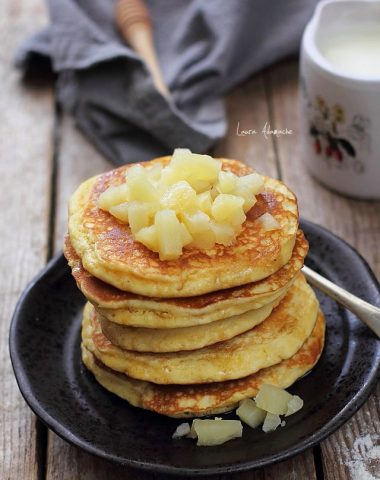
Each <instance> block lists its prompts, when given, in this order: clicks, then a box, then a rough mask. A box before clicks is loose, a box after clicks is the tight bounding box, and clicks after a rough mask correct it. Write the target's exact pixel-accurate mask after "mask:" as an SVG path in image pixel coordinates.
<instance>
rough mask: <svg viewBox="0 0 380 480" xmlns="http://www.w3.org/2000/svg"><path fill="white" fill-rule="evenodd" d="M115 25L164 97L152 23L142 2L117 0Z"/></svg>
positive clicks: (139, 0)
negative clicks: (143, 62) (139, 58)
mask: <svg viewBox="0 0 380 480" xmlns="http://www.w3.org/2000/svg"><path fill="white" fill-rule="evenodd" d="M115 17H116V24H117V26H118V28H119V31H120V33H121V34H122V36H123V37H124V39H125V40H126V41H127V43H128V44H129V45H130V46H131V47H132V48H133V49H134V50H135V51H136V52H137V53H138V54H139V55H140V56H141V58H142V59H143V60H144V61H145V63H146V66H147V67H148V70H149V71H150V73H151V75H152V77H153V82H154V84H155V86H156V88H157V90H158V91H159V92H160V93H161V94H162V95H164V96H165V97H168V96H169V91H168V89H167V86H166V85H165V82H164V79H163V76H162V73H161V69H160V66H159V63H158V59H157V55H156V50H155V47H154V42H153V30H152V22H151V20H150V17H149V12H148V10H147V8H146V6H145V5H144V3H143V1H142V0H117V2H116V6H115Z"/></svg>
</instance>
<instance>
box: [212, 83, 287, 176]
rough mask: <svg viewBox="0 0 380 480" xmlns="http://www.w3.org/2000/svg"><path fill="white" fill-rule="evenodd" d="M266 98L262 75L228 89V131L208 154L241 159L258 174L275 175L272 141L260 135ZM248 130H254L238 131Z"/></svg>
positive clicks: (265, 117) (267, 110)
mask: <svg viewBox="0 0 380 480" xmlns="http://www.w3.org/2000/svg"><path fill="white" fill-rule="evenodd" d="M267 100H268V99H267V92H266V87H265V79H264V77H263V75H257V76H255V77H253V78H252V79H250V80H248V81H247V82H245V83H243V84H242V85H240V86H239V87H238V88H236V89H235V90H234V91H232V92H231V93H230V94H229V95H228V97H227V98H226V113H227V119H228V131H227V134H226V136H225V138H224V139H222V140H221V141H220V142H219V143H218V144H217V145H216V146H215V148H214V149H213V152H212V154H213V155H214V156H216V157H218V156H220V157H226V158H235V159H237V160H241V161H243V162H245V163H248V165H251V166H252V167H253V168H255V169H256V170H258V171H259V172H260V173H262V174H265V175H269V176H272V177H278V173H279V172H278V169H277V166H276V158H275V152H274V148H273V141H272V139H271V138H268V139H265V138H264V136H263V135H262V134H261V130H262V128H263V126H264V125H265V123H266V122H267V121H268V118H269V109H268V101H267ZM249 130H255V131H256V132H257V133H256V134H246V135H244V134H243V133H242V132H243V131H249Z"/></svg>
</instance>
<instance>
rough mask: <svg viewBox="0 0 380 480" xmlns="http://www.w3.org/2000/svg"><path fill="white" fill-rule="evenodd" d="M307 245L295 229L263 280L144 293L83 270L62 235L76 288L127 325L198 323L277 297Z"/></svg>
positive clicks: (287, 284)
mask: <svg viewBox="0 0 380 480" xmlns="http://www.w3.org/2000/svg"><path fill="white" fill-rule="evenodd" d="M307 251H308V243H307V240H306V239H305V237H304V234H303V232H302V231H301V230H298V232H297V239H296V243H295V246H294V249H293V252H292V257H291V258H290V260H289V262H288V263H286V264H285V265H284V266H283V267H282V268H280V269H279V270H278V271H277V272H275V273H274V274H273V275H271V276H269V277H267V278H265V279H263V280H259V281H257V282H254V283H248V284H246V285H243V286H241V287H233V288H229V289H227V290H219V291H218V292H211V293H206V294H204V295H199V296H196V297H185V298H150V297H144V296H142V295H137V294H134V293H129V292H124V291H122V290H119V289H117V288H115V287H112V286H111V285H108V284H107V283H105V282H103V281H102V280H99V279H98V278H96V277H94V276H93V275H91V274H90V273H89V272H87V271H86V270H85V269H84V268H83V265H82V262H81V260H80V258H79V257H78V255H77V254H76V252H75V250H74V248H73V247H72V245H71V242H70V238H69V237H68V236H67V237H66V240H65V247H64V253H65V256H66V258H67V260H68V262H69V265H70V267H71V269H72V274H73V276H74V278H75V280H76V282H77V285H78V287H79V289H80V290H81V291H82V292H83V294H84V295H85V296H86V297H87V299H88V300H89V301H90V302H91V303H93V304H94V305H95V307H96V308H97V310H98V311H99V312H100V313H101V315H102V316H104V317H105V318H107V319H108V320H110V321H112V322H116V323H120V324H122V325H127V326H130V327H142V328H159V329H162V328H183V327H190V326H194V325H204V324H207V323H209V322H215V321H217V320H220V319H224V318H228V317H232V316H234V315H239V314H242V313H244V312H246V311H249V310H253V309H256V308H261V307H263V306H264V305H266V304H268V303H270V302H273V301H275V300H276V299H277V298H281V296H282V295H283V294H284V293H285V292H286V291H287V290H288V289H289V288H290V286H291V285H292V282H293V280H294V278H295V276H296V274H297V272H298V271H299V270H300V269H301V268H302V266H303V262H304V258H305V256H306V254H307Z"/></svg>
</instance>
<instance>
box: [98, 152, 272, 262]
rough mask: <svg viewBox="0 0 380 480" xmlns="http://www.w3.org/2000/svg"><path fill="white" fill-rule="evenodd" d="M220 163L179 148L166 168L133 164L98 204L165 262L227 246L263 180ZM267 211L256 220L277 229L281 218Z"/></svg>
mask: <svg viewBox="0 0 380 480" xmlns="http://www.w3.org/2000/svg"><path fill="white" fill-rule="evenodd" d="M221 165H222V163H221V161H220V160H217V159H214V158H212V157H210V156H209V155H198V154H194V153H191V151H190V150H187V149H176V150H175V151H174V153H173V156H172V158H171V161H170V163H169V164H168V165H167V166H166V167H162V165H161V164H158V163H157V164H153V165H151V164H150V165H148V166H146V167H144V166H143V165H142V164H137V165H134V166H132V167H131V168H129V169H128V170H127V173H126V176H125V183H122V184H121V185H118V186H111V187H109V188H108V189H107V190H105V191H104V192H103V193H102V194H101V195H100V196H99V199H98V206H99V208H101V209H102V210H106V211H108V212H109V213H110V214H111V215H113V216H114V217H115V218H117V219H118V220H119V221H120V222H124V223H127V224H129V226H130V228H131V232H132V236H133V238H134V239H135V240H136V241H138V242H140V243H142V244H143V245H145V246H146V247H147V248H149V249H150V250H152V251H154V252H157V253H159V257H160V259H161V260H175V259H177V258H179V257H180V255H181V254H182V252H183V248H197V249H199V250H209V249H212V248H214V246H215V244H221V245H225V246H228V245H231V244H233V242H234V241H235V239H236V237H237V235H238V234H239V233H240V231H241V226H242V224H243V223H244V221H245V220H246V215H245V214H246V213H247V211H248V210H249V209H250V208H251V207H252V206H253V205H254V204H255V203H256V195H257V194H259V193H260V192H261V191H262V188H263V185H264V179H263V177H262V176H261V175H259V174H258V173H252V174H249V175H246V176H243V177H238V176H237V175H235V174H234V173H232V172H225V171H222V170H221ZM265 215H267V214H264V215H262V216H261V217H260V219H258V220H257V221H260V222H264V225H265V228H268V229H273V228H274V226H276V223H274V222H276V220H275V219H274V218H273V217H271V216H270V217H271V218H272V221H270V219H269V220H268V218H267V217H265ZM268 215H269V214H268ZM266 218H267V219H266ZM268 222H269V223H268ZM276 228H279V226H278V224H277V226H276Z"/></svg>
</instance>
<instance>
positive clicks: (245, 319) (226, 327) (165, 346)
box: [96, 292, 286, 353]
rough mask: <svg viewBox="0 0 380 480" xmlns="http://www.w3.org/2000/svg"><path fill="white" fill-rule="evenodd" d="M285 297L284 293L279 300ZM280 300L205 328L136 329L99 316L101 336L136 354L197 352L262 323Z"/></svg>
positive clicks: (210, 324) (212, 323) (201, 326)
mask: <svg viewBox="0 0 380 480" xmlns="http://www.w3.org/2000/svg"><path fill="white" fill-rule="evenodd" d="M285 294H286V292H285V293H283V295H282V297H283V296H284V295H285ZM282 297H280V298H277V299H276V300H275V301H274V302H270V303H269V304H267V305H264V306H263V307H261V308H257V309H255V310H249V311H248V312H245V313H241V314H240V315H234V316H233V317H228V318H225V319H224V320H219V321H216V322H211V323H207V324H206V325H196V326H194V327H184V328H161V329H156V328H135V327H126V326H124V325H119V324H117V323H114V322H110V321H109V320H107V319H106V318H104V317H102V316H101V315H98V314H97V313H96V315H97V316H98V318H99V320H100V325H101V329H102V332H103V334H104V335H105V336H106V337H107V338H108V340H109V341H110V342H111V343H112V345H115V346H117V347H120V348H123V349H125V350H134V351H137V352H159V353H161V352H180V351H183V350H197V349H199V348H203V347H206V346H208V345H213V344H214V343H217V342H223V341H225V340H229V339H230V338H233V337H236V335H240V334H241V333H243V332H246V331H248V330H251V329H252V328H253V327H255V326H256V325H259V324H260V323H261V322H263V321H264V320H265V319H266V318H267V317H269V315H270V314H271V313H272V310H273V308H275V307H276V306H277V305H278V304H279V302H280V300H281V299H282Z"/></svg>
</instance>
